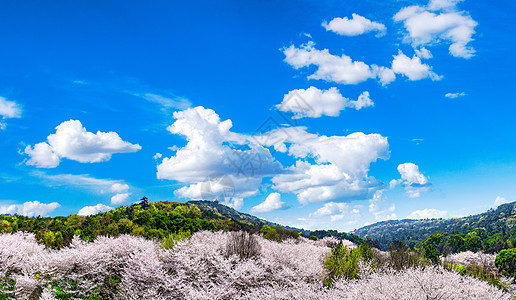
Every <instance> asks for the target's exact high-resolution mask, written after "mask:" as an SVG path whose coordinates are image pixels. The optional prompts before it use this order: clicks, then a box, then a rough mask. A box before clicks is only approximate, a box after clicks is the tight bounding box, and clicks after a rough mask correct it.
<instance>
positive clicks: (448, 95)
mask: <svg viewBox="0 0 516 300" xmlns="http://www.w3.org/2000/svg"><path fill="white" fill-rule="evenodd" d="M463 96H466V93H464V92H461V93H446V95H444V97H446V98H450V99H455V98H459V97H463Z"/></svg>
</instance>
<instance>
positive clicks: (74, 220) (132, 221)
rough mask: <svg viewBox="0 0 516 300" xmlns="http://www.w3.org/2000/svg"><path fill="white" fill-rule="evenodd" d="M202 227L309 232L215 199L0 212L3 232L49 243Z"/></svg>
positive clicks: (279, 235) (274, 234) (272, 233)
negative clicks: (53, 212) (57, 212)
mask: <svg viewBox="0 0 516 300" xmlns="http://www.w3.org/2000/svg"><path fill="white" fill-rule="evenodd" d="M200 230H227V231H237V230H243V231H247V232H258V231H261V232H263V233H264V234H265V235H266V236H268V237H270V238H271V239H274V240H282V239H284V238H287V237H290V236H294V237H297V236H299V234H304V235H308V234H309V231H306V230H303V229H297V228H291V227H284V226H280V225H278V224H275V223H272V222H269V221H266V220H263V219H260V218H257V217H254V216H252V215H249V214H244V213H240V212H238V211H236V210H234V209H232V208H229V207H227V206H225V205H222V204H220V203H218V202H213V201H190V202H186V203H180V202H147V200H146V198H145V200H144V201H142V202H140V203H137V204H133V205H130V206H123V207H118V208H116V209H114V210H111V211H108V212H104V213H99V214H97V215H92V216H79V215H76V214H73V215H70V216H67V217H64V216H63V217H61V216H58V217H54V218H51V217H25V216H18V215H0V233H10V232H15V231H26V232H33V233H35V235H36V239H37V240H38V241H39V242H41V243H44V244H46V245H47V246H49V247H54V248H59V247H62V246H66V245H68V244H69V243H70V242H71V240H72V239H73V237H74V235H77V236H80V237H81V238H82V239H84V240H87V241H92V240H94V239H95V238H96V237H97V236H100V235H107V236H118V235H120V234H131V235H136V236H144V237H147V238H153V239H159V240H163V239H165V238H166V237H169V236H170V235H177V234H179V235H181V236H184V235H190V234H191V233H193V232H196V231H200Z"/></svg>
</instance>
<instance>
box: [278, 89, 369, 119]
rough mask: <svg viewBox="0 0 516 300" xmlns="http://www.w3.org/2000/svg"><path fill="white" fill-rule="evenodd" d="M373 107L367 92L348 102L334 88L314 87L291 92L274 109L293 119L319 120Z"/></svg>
mask: <svg viewBox="0 0 516 300" xmlns="http://www.w3.org/2000/svg"><path fill="white" fill-rule="evenodd" d="M370 106H374V103H373V101H372V100H371V99H370V98H369V92H367V91H365V92H363V93H362V94H361V95H360V96H359V97H358V100H355V101H353V100H350V99H348V98H345V97H343V96H342V95H341V94H340V91H339V90H338V89H337V88H335V87H332V88H329V89H328V90H320V89H318V88H316V87H313V86H312V87H309V88H308V89H298V90H292V91H290V92H289V93H288V94H286V95H285V96H284V97H283V101H282V102H281V104H278V105H276V108H278V110H280V111H284V112H292V113H294V118H303V117H309V118H320V117H322V116H330V117H337V116H339V115H340V112H341V111H342V110H344V109H346V108H354V109H356V110H359V109H362V108H364V107H370Z"/></svg>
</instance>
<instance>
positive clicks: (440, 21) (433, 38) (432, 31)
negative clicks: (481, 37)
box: [394, 0, 478, 58]
mask: <svg viewBox="0 0 516 300" xmlns="http://www.w3.org/2000/svg"><path fill="white" fill-rule="evenodd" d="M458 2H460V1H447V0H437V1H430V3H429V4H428V5H427V6H426V7H425V6H419V5H414V6H409V7H405V8H403V9H401V10H400V11H399V12H398V13H397V14H396V15H395V16H394V21H396V22H403V25H404V27H405V30H406V34H405V38H404V41H405V42H407V43H410V44H412V46H413V47H414V48H416V47H420V46H431V45H434V44H439V43H449V44H450V47H449V51H450V54H451V55H453V56H456V57H463V58H470V57H472V56H473V55H474V54H475V50H474V49H473V47H471V46H469V45H468V44H469V42H471V41H472V40H473V35H474V34H475V27H476V26H477V25H478V24H477V22H475V21H474V20H473V19H472V18H471V16H469V14H468V13H467V12H465V11H458V10H457V7H456V4H457V3H458Z"/></svg>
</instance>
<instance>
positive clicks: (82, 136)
mask: <svg viewBox="0 0 516 300" xmlns="http://www.w3.org/2000/svg"><path fill="white" fill-rule="evenodd" d="M140 149H141V146H140V145H138V144H131V143H129V142H125V141H123V140H122V139H121V138H120V136H119V135H118V134H117V133H116V132H101V131H97V133H92V132H88V131H86V128H84V127H83V126H82V124H81V122H80V121H78V120H70V121H65V122H63V123H61V124H60V125H59V126H57V127H56V133H54V134H51V135H49V136H48V137H47V142H41V143H38V144H36V145H35V146H34V147H32V146H30V145H29V146H27V147H26V148H25V153H26V154H27V155H29V156H30V159H29V160H27V162H26V164H28V165H34V166H36V167H38V168H55V167H57V166H58V165H59V162H60V160H61V159H62V158H67V159H70V160H74V161H78V162H81V163H94V162H102V161H107V160H110V159H111V155H112V154H114V153H128V152H136V151H138V150H140Z"/></svg>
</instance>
